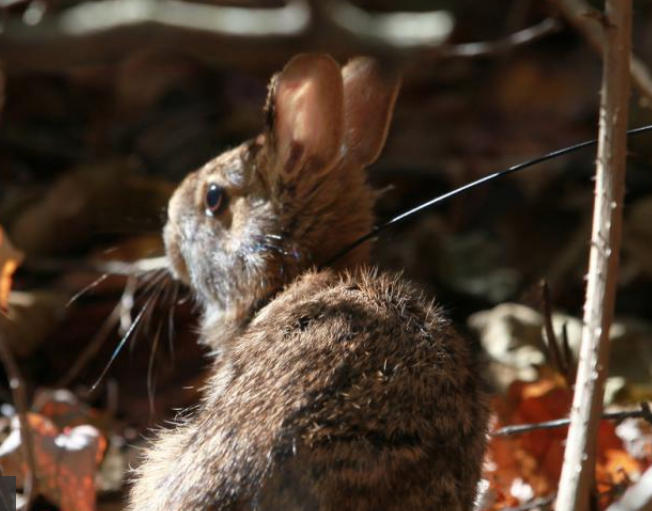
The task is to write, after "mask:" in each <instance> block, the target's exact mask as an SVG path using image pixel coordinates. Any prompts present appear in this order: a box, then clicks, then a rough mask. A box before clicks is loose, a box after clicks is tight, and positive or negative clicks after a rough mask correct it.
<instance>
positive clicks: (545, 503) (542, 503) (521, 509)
mask: <svg viewBox="0 0 652 511" xmlns="http://www.w3.org/2000/svg"><path fill="white" fill-rule="evenodd" d="M554 498H555V497H554V496H549V497H541V498H538V499H533V500H531V501H530V502H526V503H525V504H521V505H520V506H516V507H504V508H502V509H501V510H500V511H529V510H530V509H537V508H546V507H549V506H550V504H552V501H553V500H554Z"/></svg>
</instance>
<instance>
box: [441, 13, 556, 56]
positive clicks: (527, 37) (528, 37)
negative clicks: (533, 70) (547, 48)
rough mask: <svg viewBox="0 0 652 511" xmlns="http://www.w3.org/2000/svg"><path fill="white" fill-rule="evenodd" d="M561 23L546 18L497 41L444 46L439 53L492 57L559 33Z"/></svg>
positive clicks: (444, 54) (443, 54)
mask: <svg viewBox="0 0 652 511" xmlns="http://www.w3.org/2000/svg"><path fill="white" fill-rule="evenodd" d="M559 28H560V25H559V22H557V20H555V19H553V18H545V19H544V20H543V21H541V22H539V23H537V24H536V25H533V26H531V27H528V28H525V29H523V30H519V31H518V32H514V33H513V34H509V35H508V36H506V37H504V38H503V39H499V40H497V41H482V42H477V43H460V44H452V45H447V44H445V45H443V46H442V47H441V49H440V50H439V53H440V54H441V55H442V56H443V57H448V58H477V57H492V56H494V55H500V54H501V53H506V52H508V51H511V50H513V49H514V48H517V47H519V46H524V45H526V44H530V43H533V42H535V41H538V40H539V39H542V38H544V37H546V36H549V35H551V34H554V33H555V32H558V31H559Z"/></svg>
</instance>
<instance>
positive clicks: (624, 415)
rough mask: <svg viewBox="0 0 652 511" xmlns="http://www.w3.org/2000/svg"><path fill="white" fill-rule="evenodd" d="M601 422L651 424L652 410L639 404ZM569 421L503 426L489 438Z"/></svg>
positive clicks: (605, 414)
mask: <svg viewBox="0 0 652 511" xmlns="http://www.w3.org/2000/svg"><path fill="white" fill-rule="evenodd" d="M601 419H602V420H611V421H616V422H620V421H623V420H625V419H644V420H645V421H647V422H649V423H650V424H652V410H650V405H648V404H647V403H641V408H640V410H628V411H624V412H606V413H603V414H602V417H601ZM570 422H571V421H570V419H568V418H566V419H555V420H552V421H545V422H535V423H532V424H517V425H513V426H505V427H503V428H500V429H497V430H496V431H492V432H491V436H510V435H521V434H523V433H529V432H530V431H536V430H540V429H556V428H563V427H564V426H568V425H569V424H570Z"/></svg>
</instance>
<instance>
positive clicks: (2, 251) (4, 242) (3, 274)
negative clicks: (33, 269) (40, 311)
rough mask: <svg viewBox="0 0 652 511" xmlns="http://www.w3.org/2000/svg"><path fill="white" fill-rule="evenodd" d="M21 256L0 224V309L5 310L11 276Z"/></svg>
mask: <svg viewBox="0 0 652 511" xmlns="http://www.w3.org/2000/svg"><path fill="white" fill-rule="evenodd" d="M23 258H24V255H23V253H22V252H20V251H19V250H16V249H15V248H14V247H13V246H12V244H11V243H10V242H9V238H8V237H7V235H6V234H5V231H4V229H3V228H2V226H1V225H0V310H1V311H3V312H6V311H7V302H8V300H9V293H10V292H11V279H12V276H13V274H14V272H15V271H16V268H18V266H19V265H20V263H21V262H22V261H23Z"/></svg>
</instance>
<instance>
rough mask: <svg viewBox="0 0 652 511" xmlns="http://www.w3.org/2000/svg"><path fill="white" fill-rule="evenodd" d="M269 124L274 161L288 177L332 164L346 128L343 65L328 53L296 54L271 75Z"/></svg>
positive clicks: (320, 170)
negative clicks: (273, 75)
mask: <svg viewBox="0 0 652 511" xmlns="http://www.w3.org/2000/svg"><path fill="white" fill-rule="evenodd" d="M267 125H268V130H269V131H268V136H269V143H270V144H271V149H272V153H273V155H274V160H275V161H274V167H275V168H276V169H278V172H280V174H281V177H282V178H283V179H284V180H285V181H287V180H290V179H292V178H294V177H296V176H298V175H300V174H304V173H313V174H314V173H321V172H322V171H323V170H327V169H328V168H330V167H331V166H332V165H333V163H334V162H335V161H336V159H337V157H338V155H339V152H340V146H341V145H342V137H343V134H344V102H343V87H342V75H341V72H340V67H339V65H338V64H337V63H336V62H335V61H334V60H333V59H331V58H330V57H328V56H326V55H318V54H303V55H298V56H296V57H294V58H293V59H292V60H291V61H290V62H289V63H288V64H287V66H285V69H283V71H282V72H281V73H280V74H278V75H277V76H275V77H274V78H273V79H272V83H271V85H270V93H269V97H268V100H267Z"/></svg>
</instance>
